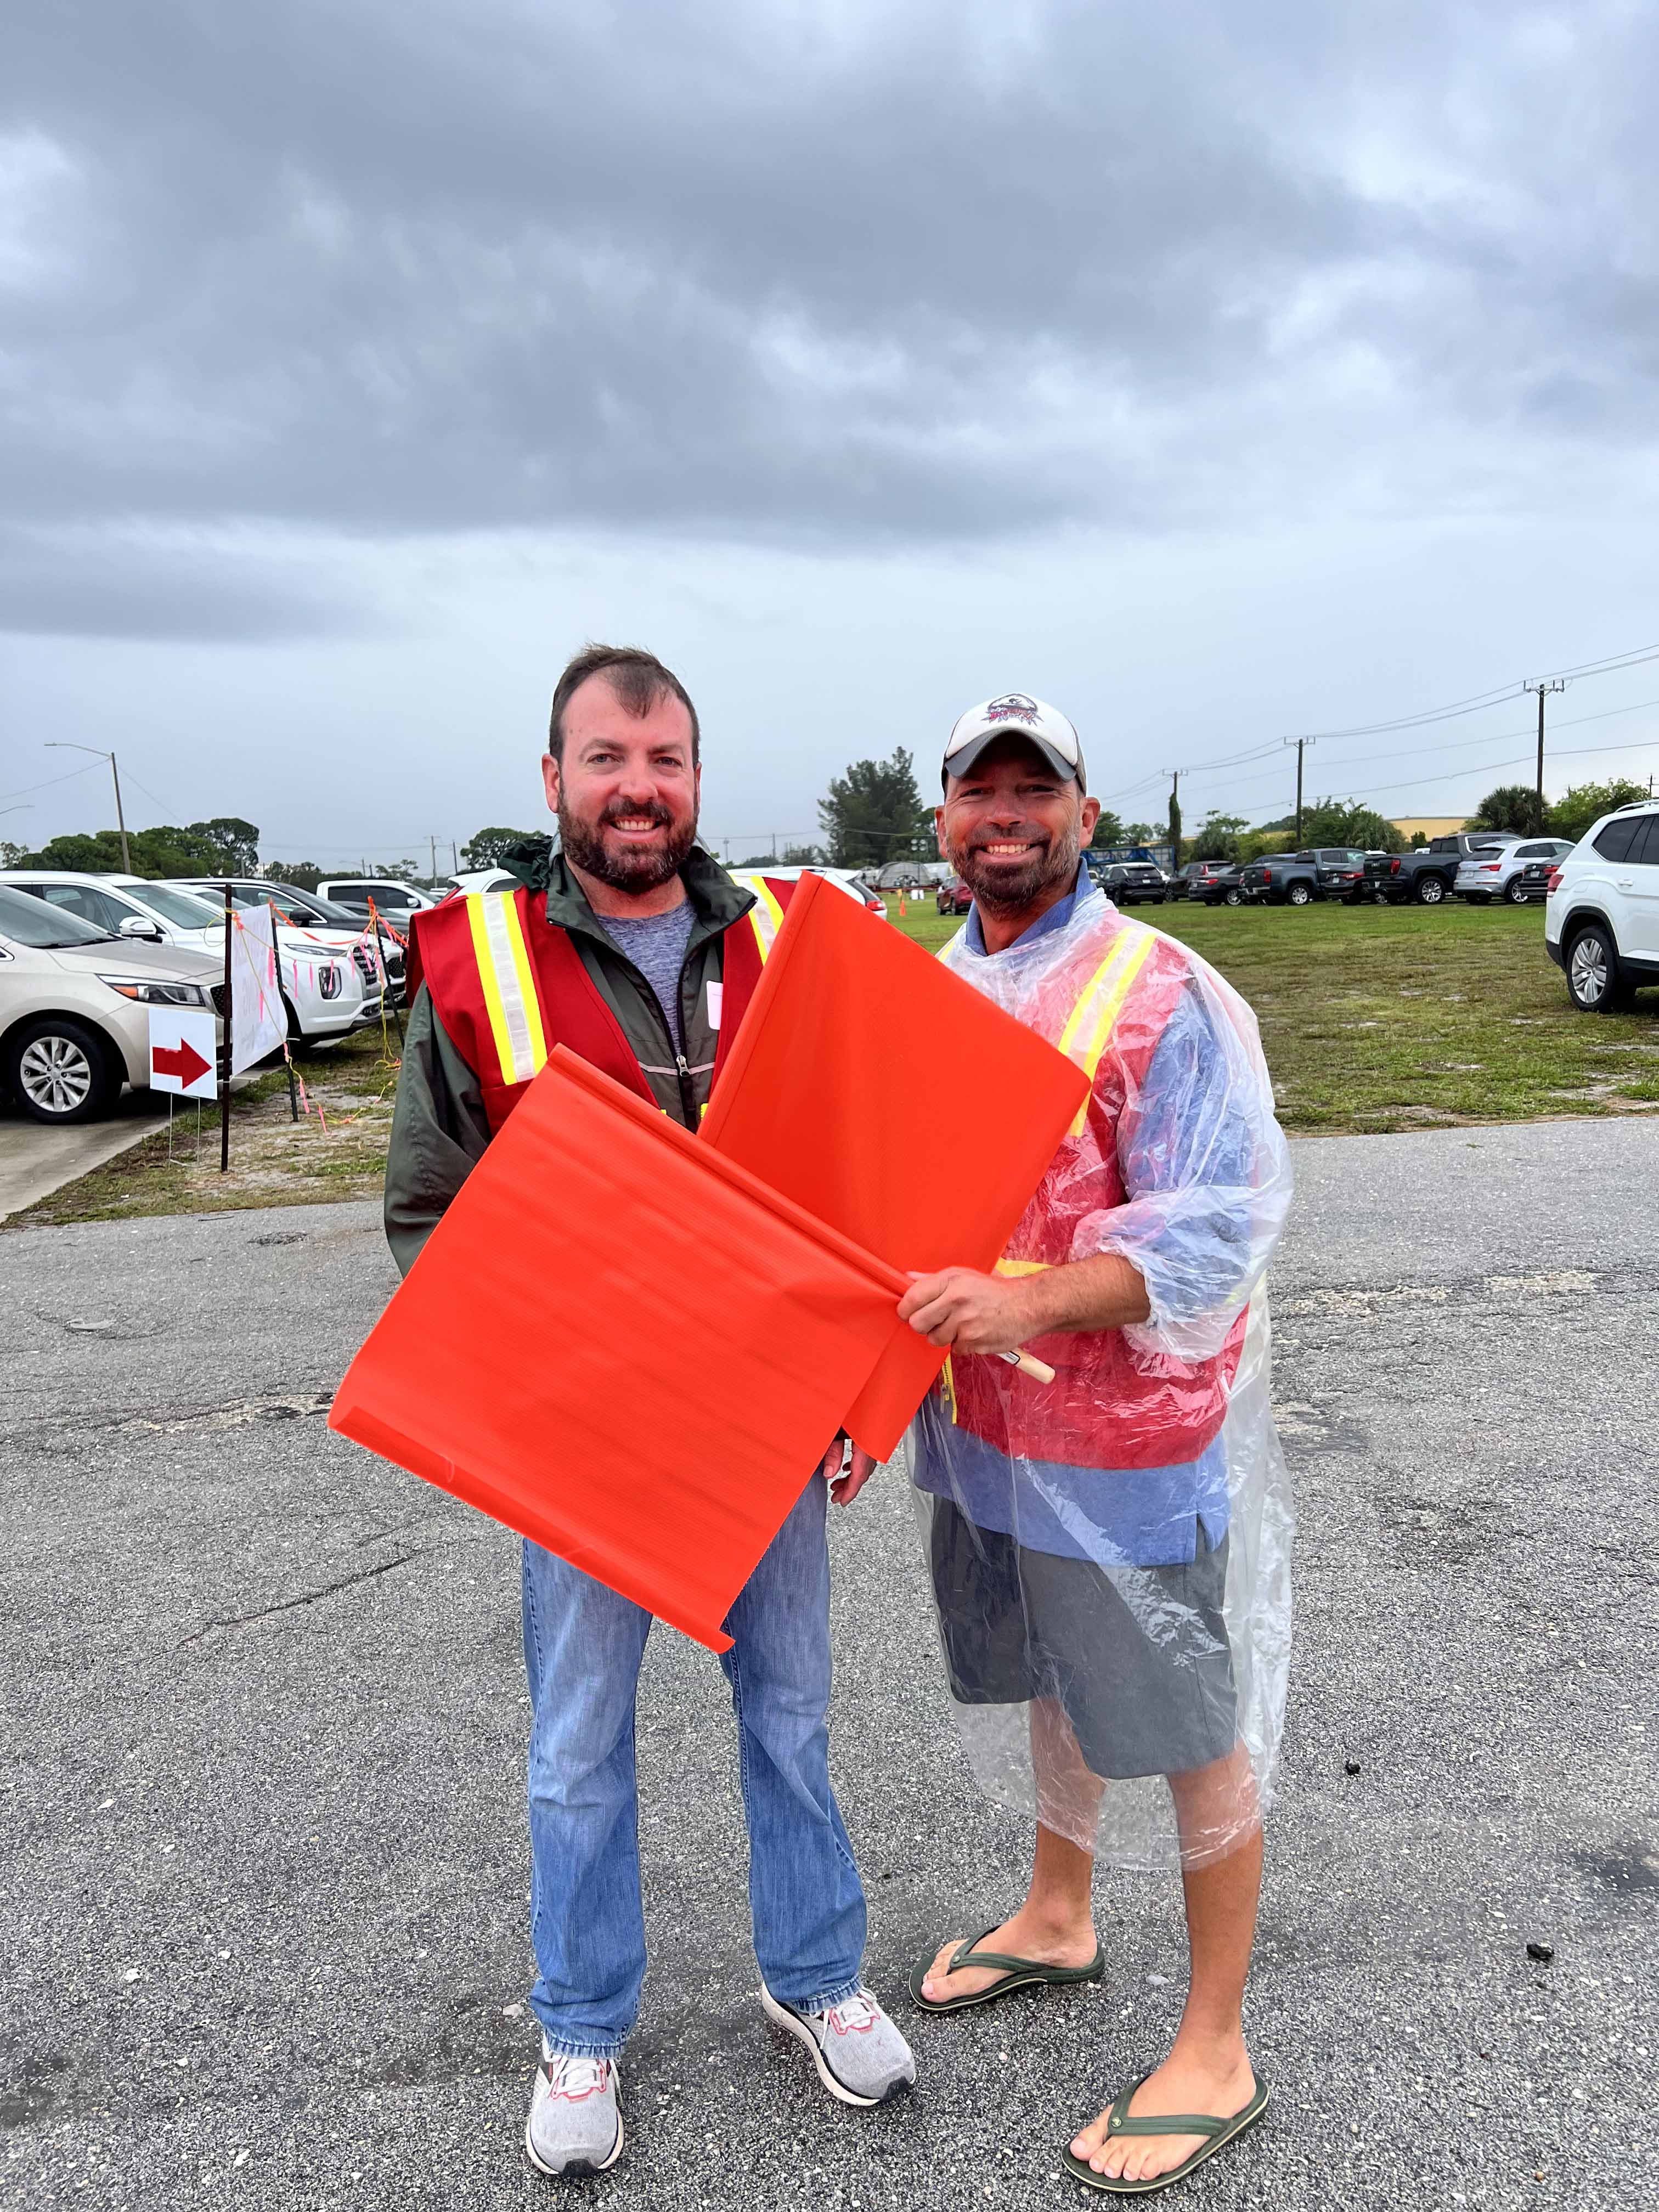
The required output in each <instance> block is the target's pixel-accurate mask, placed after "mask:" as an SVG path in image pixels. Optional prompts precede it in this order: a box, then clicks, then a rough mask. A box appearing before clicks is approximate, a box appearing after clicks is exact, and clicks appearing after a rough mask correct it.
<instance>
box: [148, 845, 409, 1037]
mask: <svg viewBox="0 0 1659 2212" xmlns="http://www.w3.org/2000/svg"><path fill="white" fill-rule="evenodd" d="M169 881H170V882H173V883H176V884H179V885H180V886H181V887H182V888H183V889H184V890H191V891H194V892H195V893H196V895H197V897H198V898H205V899H210V900H212V901H214V902H216V903H217V902H218V901H219V899H220V898H221V897H222V892H223V887H224V884H225V881H226V878H224V877H223V876H173V877H171V878H169ZM229 881H230V896H231V897H232V898H233V900H234V902H235V903H236V904H237V905H238V906H244V907H253V906H263V905H264V904H265V902H267V900H268V901H269V902H270V904H271V905H272V906H274V907H275V908H276V917H277V938H278V941H279V943H282V945H283V958H284V959H285V960H286V959H287V957H289V952H290V951H293V950H294V948H293V947H292V946H290V945H288V944H287V943H285V942H283V924H284V923H286V924H287V925H289V927H292V928H293V929H295V931H296V932H298V933H299V935H300V942H301V945H305V946H313V947H314V945H325V946H326V947H327V948H328V950H329V951H333V952H337V953H341V954H343V955H345V956H346V957H349V959H350V960H351V961H352V962H353V963H355V965H356V969H357V973H358V974H359V975H361V976H362V979H363V990H364V993H365V995H366V996H368V997H370V998H373V997H374V996H376V995H377V994H380V993H384V994H385V995H386V1002H387V1004H388V1005H390V1006H402V1005H403V1003H404V951H403V947H402V945H399V944H398V940H397V939H396V938H395V937H393V936H392V933H391V932H390V931H389V930H382V931H381V932H380V938H379V940H378V942H377V941H376V939H374V937H372V936H370V937H365V935H364V932H365V930H366V929H367V928H368V915H363V914H354V913H353V912H352V911H351V908H349V906H335V905H334V904H333V903H332V902H331V901H330V900H328V899H325V898H319V897H318V896H317V894H316V893H315V892H314V891H302V890H300V889H299V887H298V886H297V885H296V884H278V883H270V882H268V881H267V880H266V878H264V877H263V876H233V877H231V878H230V879H229ZM298 957H305V956H304V954H303V953H301V954H300V955H299V956H298ZM292 1026H293V1024H290V1027H292Z"/></svg>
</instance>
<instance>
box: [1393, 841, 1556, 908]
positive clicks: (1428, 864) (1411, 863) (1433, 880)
mask: <svg viewBox="0 0 1659 2212" xmlns="http://www.w3.org/2000/svg"><path fill="white" fill-rule="evenodd" d="M1519 842H1520V840H1519V838H1517V837H1516V835H1515V833H1514V831H1513V830H1511V829H1477V830H1468V829H1460V830H1459V831H1458V832H1457V833H1456V835H1455V836H1449V837H1431V839H1430V840H1429V842H1428V843H1427V844H1426V845H1425V847H1424V848H1423V849H1422V851H1421V852H1419V853H1368V854H1366V855H1365V883H1364V890H1365V896H1367V897H1368V898H1374V899H1376V900H1377V901H1378V902H1388V903H1389V905H1392V906H1400V905H1403V904H1404V902H1406V901H1407V899H1415V900H1416V901H1417V902H1418V904H1419V906H1439V905H1441V904H1442V903H1443V901H1445V900H1446V899H1449V897H1450V896H1451V888H1452V885H1453V884H1454V883H1455V881H1456V878H1457V871H1458V867H1459V865H1460V863H1461V862H1462V861H1464V860H1467V859H1468V856H1469V855H1470V854H1471V853H1501V852H1502V851H1503V849H1504V846H1505V845H1515V844H1518V843H1519Z"/></svg>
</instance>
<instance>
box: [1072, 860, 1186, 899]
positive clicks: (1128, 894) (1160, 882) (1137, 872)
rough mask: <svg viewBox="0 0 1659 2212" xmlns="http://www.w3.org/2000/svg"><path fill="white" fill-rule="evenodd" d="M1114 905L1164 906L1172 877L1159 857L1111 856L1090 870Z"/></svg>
mask: <svg viewBox="0 0 1659 2212" xmlns="http://www.w3.org/2000/svg"><path fill="white" fill-rule="evenodd" d="M1089 872H1090V874H1091V875H1092V876H1093V878H1094V879H1095V881H1096V882H1097V884H1099V885H1100V888H1101V889H1102V890H1103V891H1104V892H1105V894H1106V896H1107V897H1108V898H1109V899H1110V901H1111V902H1112V904H1113V905H1114V906H1139V905H1141V904H1142V903H1143V902H1145V903H1146V904H1147V905H1149V906H1162V905H1163V903H1164V900H1165V899H1166V898H1168V897H1169V896H1170V879H1169V878H1168V877H1167V876H1166V875H1165V874H1164V871H1163V869H1162V868H1160V867H1159V866H1158V863H1157V861H1156V860H1109V861H1108V862H1107V864H1106V866H1104V867H1091V869H1090V871H1089Z"/></svg>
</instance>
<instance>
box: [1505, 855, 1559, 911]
mask: <svg viewBox="0 0 1659 2212" xmlns="http://www.w3.org/2000/svg"><path fill="white" fill-rule="evenodd" d="M1571 850H1572V848H1571V846H1569V847H1568V848H1567V851H1568V852H1571ZM1565 858H1566V854H1565V853H1564V854H1562V856H1561V859H1562V860H1565ZM1560 865H1561V862H1560V860H1528V862H1527V864H1526V866H1524V867H1523V868H1522V871H1521V872H1520V874H1519V875H1518V876H1517V877H1516V878H1515V881H1516V883H1518V884H1520V886H1521V896H1522V899H1546V898H1547V897H1548V896H1549V895H1550V878H1551V877H1552V876H1553V874H1554V873H1555V872H1556V870H1557V868H1559V866H1560ZM1504 896H1505V898H1507V899H1509V900H1510V901H1511V902H1515V903H1518V902H1517V901H1516V895H1515V890H1514V888H1513V886H1511V887H1510V890H1507V891H1505V893H1504Z"/></svg>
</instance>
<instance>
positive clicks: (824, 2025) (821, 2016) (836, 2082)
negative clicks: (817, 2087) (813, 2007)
mask: <svg viewBox="0 0 1659 2212" xmlns="http://www.w3.org/2000/svg"><path fill="white" fill-rule="evenodd" d="M760 2001H761V2003H762V2004H763V2007H764V2008H765V2010H766V2016H767V2018H768V2019H769V2020H775V2021H776V2022H777V2024H778V2026H779V2027H781V2028H783V2029H785V2030H786V2031H787V2033H789V2034H791V2035H793V2037H794V2038H795V2039H796V2041H797V2042H798V2043H804V2044H805V2045H806V2048H807V2049H808V2050H809V2051H811V2054H812V2063H813V2064H814V2065H815V2066H816V2067H817V2069H818V2079H819V2080H820V2081H822V2082H823V2086H824V2087H825V2088H826V2089H827V2090H828V2091H829V2094H830V2095H831V2096H832V2097H839V2098H840V2100H841V2101H842V2104H843V2105H880V2104H884V2103H885V2102H886V2100H887V2099H888V2098H889V2097H900V2096H902V2095H903V2093H904V2092H905V2091H906V2090H907V2089H908V2087H910V2085H911V2083H912V2082H913V2081H915V2078H916V2062H915V2057H914V2055H913V2054H912V2052H911V2049H910V2046H909V2045H908V2043H907V2042H906V2041H905V2039H904V2038H903V2037H902V2035H901V2034H900V2033H899V2032H898V2030H897V2028H896V2027H894V2025H893V2023H892V2021H890V2020H889V2019H888V2017H887V2015H886V2014H885V2013H884V2011H883V2010H882V2008H881V2007H880V2006H879V2005H878V2003H877V2002H876V2000H875V1999H874V1997H872V1996H871V1994H870V1992H869V1990H863V1989H861V1990H855V1991H854V1994H853V1995H852V1996H850V1997H843V1998H842V2002H840V2003H839V2004H836V2005H828V2006H826V2007H825V2008H824V2009H823V2011H822V2012H799V2011H797V2010H796V2008H795V2007H794V2006H793V2005H791V2004H785V2003H784V2002H783V2001H782V2000H781V1998H779V1997H775V1996H773V1994H772V1992H771V1990H769V1989H763V1990H761V1993H760Z"/></svg>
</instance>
